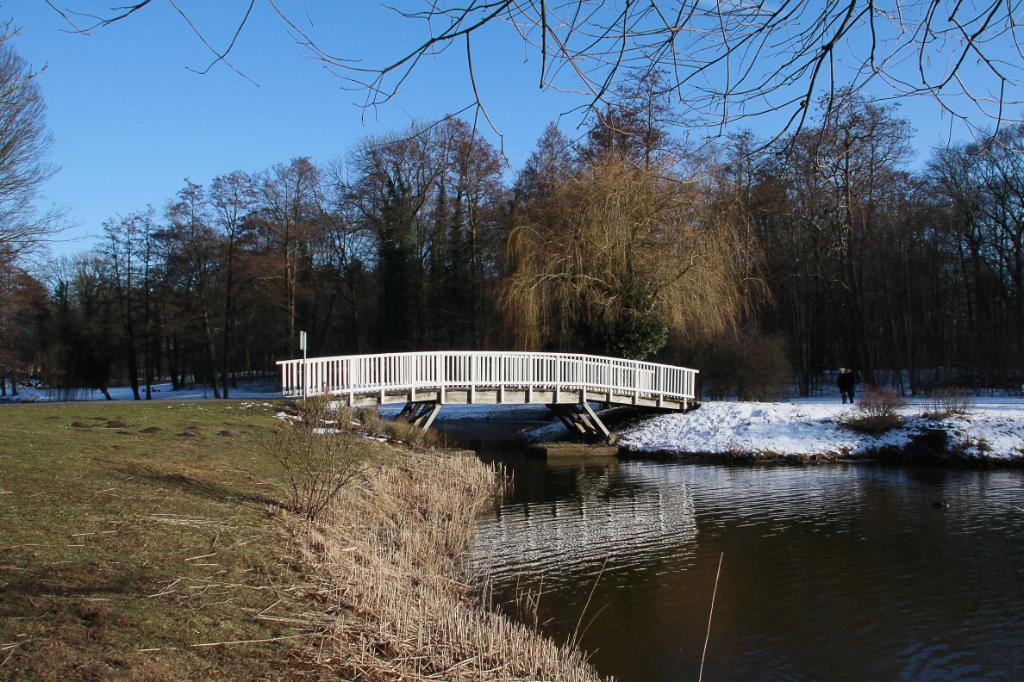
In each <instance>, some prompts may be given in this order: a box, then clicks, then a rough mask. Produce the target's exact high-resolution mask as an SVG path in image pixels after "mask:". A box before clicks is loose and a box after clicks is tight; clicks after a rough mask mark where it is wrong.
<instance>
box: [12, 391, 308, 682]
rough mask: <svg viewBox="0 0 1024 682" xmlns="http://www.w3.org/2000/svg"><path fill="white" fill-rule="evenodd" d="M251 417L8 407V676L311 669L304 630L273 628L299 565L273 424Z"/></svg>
mask: <svg viewBox="0 0 1024 682" xmlns="http://www.w3.org/2000/svg"><path fill="white" fill-rule="evenodd" d="M248 405H249V406H247V404H246V403H245V402H227V403H212V402H204V403H188V404H171V403H159V404H155V403H150V404H133V403H73V404H60V405H21V406H5V407H0V678H4V677H11V678H22V679H40V680H45V679H67V678H69V677H70V678H76V679H111V678H124V679H140V680H147V679H169V678H176V679H180V678H183V677H190V678H205V677H250V678H251V677H262V678H268V677H269V678H275V677H282V678H283V677H285V676H286V675H287V676H288V677H289V678H294V677H296V676H298V675H299V674H300V673H301V672H302V671H303V670H304V669H305V668H304V666H305V664H304V662H303V661H304V660H305V659H304V658H303V657H302V656H300V655H298V654H299V652H300V651H301V648H302V647H301V641H300V640H301V637H296V635H300V634H301V633H299V632H297V631H295V630H293V629H291V628H290V627H289V626H288V625H287V624H282V623H280V622H274V621H272V620H267V619H266V618H265V616H267V615H272V614H273V613H274V612H275V610H277V609H281V608H282V607H283V606H286V605H287V603H288V602H289V601H290V600H291V599H293V598H294V596H293V595H294V592H295V590H294V587H295V585H296V584H297V583H301V579H302V575H303V566H302V565H301V564H300V563H297V561H296V559H295V557H293V556H290V555H291V554H292V551H291V549H290V547H291V545H290V543H289V541H288V538H287V536H286V534H285V531H284V529H283V527H282V524H280V523H276V522H269V521H271V520H272V519H271V515H272V513H273V512H272V510H273V506H272V505H271V504H268V503H270V502H271V501H272V500H274V499H276V497H277V496H278V485H279V484H280V471H279V470H278V468H277V466H276V464H275V462H273V461H272V460H270V459H269V458H268V457H267V456H266V455H265V454H262V450H261V448H260V447H258V440H259V437H258V434H259V432H260V431H261V430H262V429H265V428H267V427H268V426H269V425H270V424H271V423H272V422H273V417H272V415H273V411H272V410H271V408H270V407H268V406H266V405H265V404H264V406H259V405H254V404H251V403H250V404H248ZM275 604H276V606H275ZM259 614H263V616H264V617H258V616H259ZM278 638H280V639H278ZM243 640H275V641H273V642H264V643H261V644H260V645H258V646H256V645H249V644H230V643H227V642H239V641H243Z"/></svg>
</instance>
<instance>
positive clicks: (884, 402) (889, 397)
mask: <svg viewBox="0 0 1024 682" xmlns="http://www.w3.org/2000/svg"><path fill="white" fill-rule="evenodd" d="M904 405H906V401H905V400H904V399H903V397H902V396H900V395H899V394H898V393H896V392H895V391H889V390H885V389H882V388H879V387H877V386H868V387H867V388H866V389H865V390H864V394H863V395H862V396H861V399H860V402H859V403H858V404H857V412H856V413H855V415H854V416H852V417H849V418H847V419H845V420H844V421H843V422H842V424H843V426H845V427H847V428H848V429H852V430H854V431H859V432H860V433H869V434H871V435H873V436H877V435H879V434H882V433H885V432H886V431H888V430H890V429H894V428H897V427H899V426H901V425H902V424H903V417H902V416H901V415H900V408H901V407H903V406H904Z"/></svg>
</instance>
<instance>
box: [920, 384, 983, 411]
mask: <svg viewBox="0 0 1024 682" xmlns="http://www.w3.org/2000/svg"><path fill="white" fill-rule="evenodd" d="M928 397H929V399H930V405H929V410H928V411H927V412H925V413H924V416H925V417H928V418H929V419H945V418H946V417H952V416H954V415H957V416H966V415H968V414H970V413H971V412H972V411H973V410H974V394H973V393H971V391H970V390H969V389H966V388H963V387H961V386H949V387H945V388H937V389H934V390H932V391H930V392H929V394H928Z"/></svg>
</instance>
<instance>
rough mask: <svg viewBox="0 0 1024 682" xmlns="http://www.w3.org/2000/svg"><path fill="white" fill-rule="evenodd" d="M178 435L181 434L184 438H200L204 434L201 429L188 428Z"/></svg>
mask: <svg viewBox="0 0 1024 682" xmlns="http://www.w3.org/2000/svg"><path fill="white" fill-rule="evenodd" d="M178 435H179V436H181V437H182V438H199V437H200V436H202V435H203V434H201V433H199V431H195V430H193V429H188V430H187V431H182V432H181V433H179V434H178Z"/></svg>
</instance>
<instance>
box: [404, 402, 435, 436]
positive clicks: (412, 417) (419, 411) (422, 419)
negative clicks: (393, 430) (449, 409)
mask: <svg viewBox="0 0 1024 682" xmlns="http://www.w3.org/2000/svg"><path fill="white" fill-rule="evenodd" d="M440 411H441V401H439V400H427V401H424V402H416V403H413V402H408V403H406V404H405V406H404V407H403V408H402V409H401V411H399V413H398V416H397V417H395V419H404V420H405V421H407V422H409V423H410V424H413V425H414V426H417V427H419V428H421V429H423V430H424V431H426V430H427V429H429V428H430V425H431V424H433V423H434V419H436V418H437V414H438V412H440Z"/></svg>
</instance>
